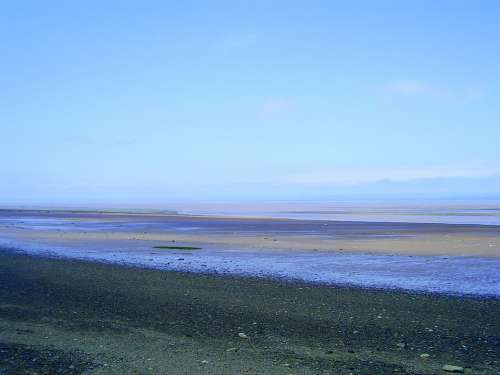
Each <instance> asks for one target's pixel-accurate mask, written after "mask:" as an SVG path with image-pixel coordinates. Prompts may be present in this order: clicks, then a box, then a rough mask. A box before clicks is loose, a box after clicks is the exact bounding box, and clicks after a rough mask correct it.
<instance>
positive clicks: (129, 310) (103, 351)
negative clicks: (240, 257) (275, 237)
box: [0, 250, 500, 375]
mask: <svg viewBox="0 0 500 375" xmlns="http://www.w3.org/2000/svg"><path fill="white" fill-rule="evenodd" d="M0 279H1V280H0V296H1V299H0V301H1V302H0V332H1V335H0V337H1V339H0V345H1V348H0V358H1V360H0V370H1V371H2V374H7V375H14V374H16V375H17V374H34V373H38V374H48V373H50V374H71V375H73V374H89V375H90V374H91V375H100V374H267V373H269V374H346V375H347V374H389V373H400V374H444V373H445V372H443V370H442V368H443V366H445V365H454V366H460V367H462V368H463V371H464V372H465V373H469V374H496V373H497V372H498V369H499V365H500V364H499V362H498V332H499V329H500V325H499V320H498V313H499V311H500V305H499V301H498V299H492V298H486V299H485V298H472V297H454V296H446V295H429V294H412V293H404V292H397V291H392V292H387V291H383V290H370V289H360V288H349V287H331V286H319V285H312V284H308V283H291V282H284V281H272V280H269V279H261V278H241V277H231V276H224V277H220V276H215V275H203V274H194V273H182V272H165V271H160V270H151V269H143V268H142V269H141V268H136V267H124V266H116V265H111V264H102V263H95V262H84V261H75V260H63V259H47V258H39V257H32V256H28V255H22V254H15V253H11V252H8V251H5V250H3V251H1V252H0Z"/></svg>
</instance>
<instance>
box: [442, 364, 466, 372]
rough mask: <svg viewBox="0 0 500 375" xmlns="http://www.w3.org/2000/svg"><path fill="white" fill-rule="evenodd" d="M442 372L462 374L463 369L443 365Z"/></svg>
mask: <svg viewBox="0 0 500 375" xmlns="http://www.w3.org/2000/svg"><path fill="white" fill-rule="evenodd" d="M443 371H447V372H464V368H463V367H460V366H455V365H444V366H443Z"/></svg>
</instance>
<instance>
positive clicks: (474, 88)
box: [382, 80, 484, 101]
mask: <svg viewBox="0 0 500 375" xmlns="http://www.w3.org/2000/svg"><path fill="white" fill-rule="evenodd" d="M382 92H383V93H384V94H386V95H389V96H390V97H392V98H404V97H406V98H410V97H422V98H430V99H442V100H466V101H468V100H475V99H479V98H481V97H482V96H483V93H484V90H483V88H482V87H481V86H479V85H462V86H453V87H452V86H445V85H439V84H434V83H426V82H420V81H414V80H404V81H397V82H394V83H390V84H387V85H385V86H383V87H382Z"/></svg>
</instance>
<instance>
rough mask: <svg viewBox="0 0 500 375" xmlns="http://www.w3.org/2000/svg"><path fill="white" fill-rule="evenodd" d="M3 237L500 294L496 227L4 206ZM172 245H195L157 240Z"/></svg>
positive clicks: (107, 258) (166, 262) (42, 248)
mask: <svg viewBox="0 0 500 375" xmlns="http://www.w3.org/2000/svg"><path fill="white" fill-rule="evenodd" d="M0 245H4V246H7V247H11V248H18V249H22V250H25V251H27V252H28V253H32V254H39V255H41V254H43V255H45V256H52V257H66V258H75V259H87V260H93V261H101V262H112V263H120V264H128V265H136V266H140V267H149V268H158V269H163V270H177V271H189V272H198V273H216V274H227V275H240V276H259V277H270V278H282V279H287V280H302V281H307V282H314V283H322V284H344V285H345V284H347V285H358V286H362V287H375V288H387V289H398V288H399V289H406V290H412V291H421V292H422V291H423V292H440V293H452V294H470V295H480V296H500V275H499V274H498V269H499V268H500V257H499V255H500V249H499V246H500V226H485V225H448V224H436V223H434V224H422V223H391V222H340V221H310V220H288V219H268V218H263V219H262V218H260V219H258V218H222V217H207V216H192V215H172V214H168V213H167V214H157V213H156V214H151V213H134V214H125V213H96V212H68V211H59V212H54V211H5V210H4V211H0ZM172 245H174V247H175V246H180V247H181V248H182V247H183V246H188V247H199V248H201V249H200V250H196V251H182V250H179V249H177V250H170V251H167V250H166V249H163V250H159V249H157V248H156V247H157V246H172Z"/></svg>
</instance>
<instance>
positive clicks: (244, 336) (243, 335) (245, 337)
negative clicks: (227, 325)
mask: <svg viewBox="0 0 500 375" xmlns="http://www.w3.org/2000/svg"><path fill="white" fill-rule="evenodd" d="M238 336H239V337H240V338H242V339H248V336H247V335H245V334H244V333H243V332H240V333H238Z"/></svg>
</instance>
